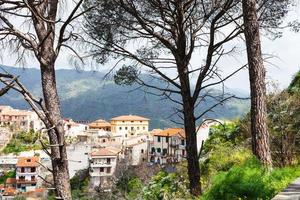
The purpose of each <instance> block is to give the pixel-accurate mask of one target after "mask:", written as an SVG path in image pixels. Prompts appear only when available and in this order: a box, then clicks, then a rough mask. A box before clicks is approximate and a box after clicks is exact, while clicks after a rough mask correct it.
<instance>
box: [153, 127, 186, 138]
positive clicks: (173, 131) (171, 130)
mask: <svg viewBox="0 0 300 200" xmlns="http://www.w3.org/2000/svg"><path fill="white" fill-rule="evenodd" d="M177 134H178V135H179V136H180V137H183V138H185V131H184V130H183V129H182V128H167V129H165V130H162V131H157V132H154V133H153V135H154V136H163V137H167V136H174V135H177Z"/></svg>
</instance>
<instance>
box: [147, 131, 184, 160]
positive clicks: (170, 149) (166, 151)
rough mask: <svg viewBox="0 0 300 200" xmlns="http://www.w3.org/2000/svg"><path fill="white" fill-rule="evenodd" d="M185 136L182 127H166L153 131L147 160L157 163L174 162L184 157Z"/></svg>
mask: <svg viewBox="0 0 300 200" xmlns="http://www.w3.org/2000/svg"><path fill="white" fill-rule="evenodd" d="M185 147H186V137H185V132H184V130H183V129H182V128H168V129H165V130H162V131H156V132H154V133H153V141H152V142H151V143H150V148H149V155H148V161H149V162H152V163H157V164H165V163H176V162H180V161H182V160H183V159H184V158H185V157H186V150H185Z"/></svg>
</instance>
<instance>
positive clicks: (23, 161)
mask: <svg viewBox="0 0 300 200" xmlns="http://www.w3.org/2000/svg"><path fill="white" fill-rule="evenodd" d="M38 162H39V157H36V156H34V157H19V158H18V162H17V167H38V166H39V163H38Z"/></svg>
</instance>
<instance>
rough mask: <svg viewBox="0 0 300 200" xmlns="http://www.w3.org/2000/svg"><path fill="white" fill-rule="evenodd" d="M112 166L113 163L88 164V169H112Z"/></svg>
mask: <svg viewBox="0 0 300 200" xmlns="http://www.w3.org/2000/svg"><path fill="white" fill-rule="evenodd" d="M113 164H115V163H113V162H110V163H108V162H106V163H104V162H103V163H92V162H91V163H90V167H96V168H97V167H112V166H113Z"/></svg>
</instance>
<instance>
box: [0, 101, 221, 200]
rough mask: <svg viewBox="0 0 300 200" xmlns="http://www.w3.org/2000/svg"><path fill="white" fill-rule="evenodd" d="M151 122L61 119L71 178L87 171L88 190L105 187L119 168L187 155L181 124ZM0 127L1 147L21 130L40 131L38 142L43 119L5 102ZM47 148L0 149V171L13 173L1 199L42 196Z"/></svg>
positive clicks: (201, 134)
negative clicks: (16, 151) (162, 125)
mask: <svg viewBox="0 0 300 200" xmlns="http://www.w3.org/2000/svg"><path fill="white" fill-rule="evenodd" d="M150 123H151V121H150V119H148V118H146V117H143V116H137V115H122V116H116V117H113V118H111V119H110V120H109V121H106V120H104V119H98V120H96V121H93V122H78V121H74V120H72V119H64V120H63V124H64V130H65V138H66V142H67V143H68V147H67V152H68V160H69V174H70V177H71V178H72V177H73V176H74V175H75V174H76V173H78V172H80V171H81V170H87V172H88V175H89V177H90V187H89V188H90V189H91V190H102V191H110V188H111V187H112V185H113V184H114V182H115V180H117V179H118V177H119V175H120V174H121V173H122V171H124V170H125V169H126V168H128V167H130V166H134V167H138V166H146V167H148V168H151V167H153V168H154V167H155V166H165V165H167V164H174V163H178V162H181V161H183V160H184V159H186V148H185V147H186V135H185V131H184V129H182V128H177V127H172V128H166V129H153V130H149V124H150ZM215 123H216V122H215V121H214V120H206V121H204V122H203V123H202V124H201V126H199V127H198V128H197V142H198V144H200V145H198V151H200V148H201V144H202V143H203V141H205V140H206V139H207V138H208V136H209V128H210V126H211V125H214V124H215ZM0 126H1V127H0V150H2V149H4V148H5V146H6V145H7V144H8V143H9V142H10V140H11V139H12V138H13V137H16V135H17V134H19V133H20V132H22V131H23V132H29V131H33V132H37V133H39V134H38V135H39V138H37V140H39V141H41V140H40V138H42V137H45V134H46V130H45V129H44V124H43V122H42V121H41V120H40V119H39V117H38V116H37V114H36V113H35V112H32V111H29V110H18V109H14V108H12V107H10V106H0ZM39 141H36V142H39ZM45 146H46V145H45ZM45 146H44V147H45ZM47 152H48V150H47V148H46V149H44V150H43V149H39V150H31V151H23V152H20V153H19V154H18V155H14V154H4V153H2V155H1V157H0V169H1V171H0V173H1V174H2V175H3V174H6V173H7V172H13V174H14V175H13V177H9V178H7V179H6V180H5V181H4V183H3V184H0V196H1V197H2V199H13V198H14V197H15V196H16V195H20V194H21V195H22V196H30V197H32V196H34V197H36V198H42V197H45V196H46V195H47V192H48V188H47V186H46V184H45V182H47V180H49V179H51V173H50V171H49V170H47V169H49V168H51V160H50V157H49V155H48V154H47ZM1 174H0V175H1Z"/></svg>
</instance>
